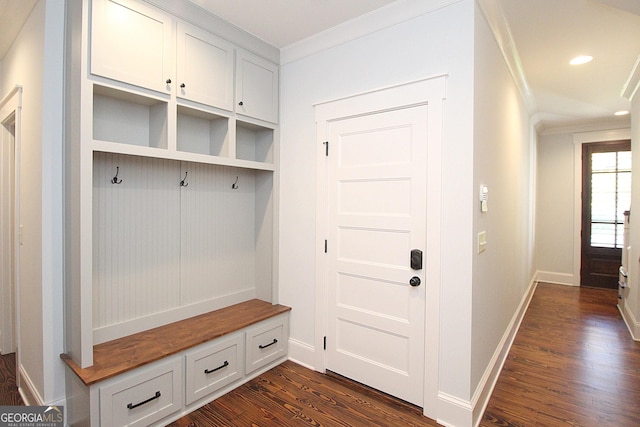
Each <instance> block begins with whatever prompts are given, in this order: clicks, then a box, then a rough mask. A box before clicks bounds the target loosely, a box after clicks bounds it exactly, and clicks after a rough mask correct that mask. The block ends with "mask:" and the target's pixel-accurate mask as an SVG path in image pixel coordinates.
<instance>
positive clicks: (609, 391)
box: [480, 283, 640, 427]
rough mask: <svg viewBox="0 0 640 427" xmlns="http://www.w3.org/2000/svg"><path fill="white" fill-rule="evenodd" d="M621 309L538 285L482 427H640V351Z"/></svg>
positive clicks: (581, 292) (602, 294)
mask: <svg viewBox="0 0 640 427" xmlns="http://www.w3.org/2000/svg"><path fill="white" fill-rule="evenodd" d="M616 304H617V293H616V291H611V290H601V289H589V288H578V287H567V286H561V285H551V284H546V283H539V284H538V287H537V289H536V291H535V294H534V296H533V299H532V300H531V304H530V305H529V309H528V310H527V313H526V315H525V317H524V320H523V322H522V325H521V326H520V329H519V331H518V334H517V336H516V338H515V340H514V343H513V346H512V347H511V350H510V351H509V356H508V358H507V361H506V362H505V365H504V367H503V369H502V372H501V374H500V378H499V379H498V383H497V384H496V387H495V389H494V391H493V394H492V396H491V400H490V401H489V405H488V407H487V410H486V412H485V415H484V419H483V420H482V422H481V424H480V425H481V426H492V425H501V426H557V425H579V426H605V425H606V426H617V427H621V426H637V425H640V343H638V342H634V341H633V340H632V339H631V336H630V334H629V331H628V330H627V327H626V325H625V324H624V322H623V320H622V318H621V316H620V313H619V311H618V308H617V306H616Z"/></svg>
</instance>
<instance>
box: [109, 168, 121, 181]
mask: <svg viewBox="0 0 640 427" xmlns="http://www.w3.org/2000/svg"><path fill="white" fill-rule="evenodd" d="M119 173H120V166H116V176H114V177H113V178H111V183H112V184H120V183H121V182H122V180H121V179H118V174H119Z"/></svg>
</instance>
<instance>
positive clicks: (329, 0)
mask: <svg viewBox="0 0 640 427" xmlns="http://www.w3.org/2000/svg"><path fill="white" fill-rule="evenodd" d="M190 1H191V2H192V3H195V4H197V5H199V6H201V7H203V8H205V9H207V10H209V11H211V12H212V13H213V14H214V15H217V16H219V17H220V18H222V19H224V20H226V21H229V22H231V23H232V24H234V25H235V26H237V27H240V28H242V29H244V30H245V31H248V32H249V33H251V34H253V35H255V36H257V37H259V38H261V39H262V40H264V41H266V42H267V43H270V44H272V45H273V46H275V47H278V48H282V47H285V46H288V45H290V44H293V43H295V42H297V41H300V40H302V39H305V38H307V37H309V36H312V35H314V34H317V33H319V32H321V31H324V30H326V29H328V28H331V27H335V26H336V25H338V24H341V23H343V22H346V21H349V20H350V19H353V18H355V17H357V16H360V15H364V14H365V13H367V12H370V11H372V10H374V9H378V8H380V7H382V6H385V5H387V4H389V3H393V2H394V1H395V0H190Z"/></svg>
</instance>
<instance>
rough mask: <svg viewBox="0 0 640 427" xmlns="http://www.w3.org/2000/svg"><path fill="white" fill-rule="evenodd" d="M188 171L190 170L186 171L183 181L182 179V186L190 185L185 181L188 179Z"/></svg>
mask: <svg viewBox="0 0 640 427" xmlns="http://www.w3.org/2000/svg"><path fill="white" fill-rule="evenodd" d="M187 173H188V172H185V173H184V179H183V180H182V181H180V187H188V186H189V183H186V182H185V181H186V180H187Z"/></svg>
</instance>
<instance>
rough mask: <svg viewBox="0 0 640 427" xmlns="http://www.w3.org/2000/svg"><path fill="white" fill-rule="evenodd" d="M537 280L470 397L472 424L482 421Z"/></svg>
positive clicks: (533, 280) (523, 299)
mask: <svg viewBox="0 0 640 427" xmlns="http://www.w3.org/2000/svg"><path fill="white" fill-rule="evenodd" d="M537 285H538V282H537V281H536V280H535V278H534V279H532V280H531V282H530V283H529V287H528V289H527V291H526V292H525V294H524V295H523V297H522V301H520V305H519V306H518V309H517V310H516V312H515V313H514V314H513V317H512V318H511V322H509V325H508V326H507V329H506V331H505V332H504V335H503V336H502V339H501V340H500V343H499V344H498V347H497V348H496V351H495V353H494V354H493V357H492V358H491V361H490V362H489V365H488V366H487V369H486V370H485V371H484V375H483V376H482V378H481V379H480V383H478V387H476V391H475V393H474V394H473V396H472V398H471V406H472V411H473V425H474V426H477V425H479V424H480V421H482V415H484V411H485V410H486V409H487V405H488V403H489V399H490V398H491V394H492V393H493V389H494V388H495V386H496V383H497V382H498V378H499V377H500V372H501V371H502V367H503V366H504V363H505V361H506V360H507V356H508V355H509V350H511V345H512V344H513V340H514V339H515V337H516V334H517V333H518V329H520V324H521V323H522V319H523V318H524V315H525V313H526V312H527V309H528V308H529V303H530V302H531V298H533V294H534V292H535V290H536V287H537Z"/></svg>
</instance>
